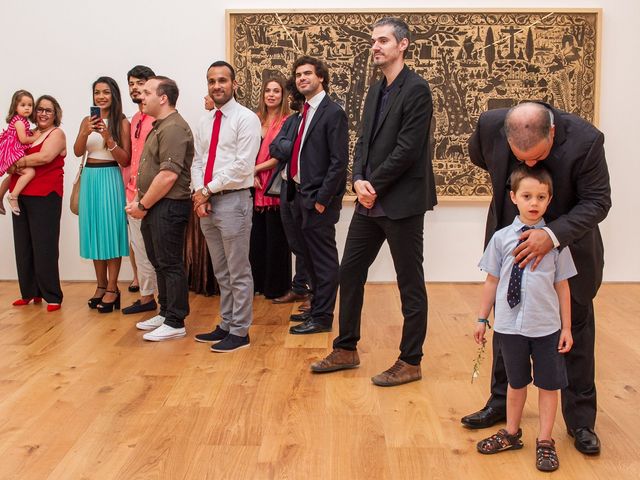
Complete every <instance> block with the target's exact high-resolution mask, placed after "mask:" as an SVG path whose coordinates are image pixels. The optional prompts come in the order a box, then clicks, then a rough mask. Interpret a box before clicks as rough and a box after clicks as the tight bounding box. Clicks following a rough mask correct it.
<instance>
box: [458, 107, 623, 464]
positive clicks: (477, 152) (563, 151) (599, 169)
mask: <svg viewBox="0 0 640 480" xmlns="http://www.w3.org/2000/svg"><path fill="white" fill-rule="evenodd" d="M603 144H604V135H603V134H602V132H600V131H599V130H598V129H596V128H595V127H594V126H593V125H591V124H590V123H588V122H586V121H585V120H583V119H581V118H580V117H578V116H576V115H573V114H570V113H567V112H563V111H561V110H556V109H555V108H553V107H551V106H550V105H547V104H545V103H538V102H527V103H522V104H520V105H517V106H516V107H513V108H512V109H510V110H507V109H497V110H490V111H488V112H485V113H483V114H482V115H481V116H480V119H479V120H478V125H477V127H476V130H475V132H474V133H473V135H472V136H471V138H470V139H469V156H470V158H471V162H472V163H474V164H475V165H477V166H478V167H480V168H482V169H484V170H486V171H488V172H489V175H490V177H491V184H492V187H493V198H492V200H491V206H490V208H489V214H488V216H487V226H486V237H485V247H486V245H487V243H488V242H489V239H490V238H491V236H492V235H493V234H494V232H496V231H497V230H499V229H501V228H503V227H506V226H507V225H509V224H511V222H513V219H514V217H515V216H516V215H517V214H518V211H517V209H516V206H515V205H514V204H513V203H512V202H511V200H510V198H509V190H510V185H508V180H509V176H510V174H511V170H512V169H513V168H514V167H515V166H516V165H517V164H518V163H520V162H524V163H525V164H526V165H527V166H529V167H532V166H534V165H536V164H537V163H538V162H540V163H541V164H542V165H543V166H544V167H545V168H546V169H547V170H549V172H550V173H551V177H552V178H553V185H554V196H553V198H552V199H551V204H550V205H549V208H548V209H547V213H546V214H545V216H544V218H545V220H546V227H544V228H542V229H535V230H529V231H527V232H525V233H523V234H522V237H521V238H524V239H525V241H524V242H523V243H522V244H520V246H518V247H517V248H516V249H515V251H514V254H515V255H516V260H517V261H519V262H520V266H521V267H524V266H525V265H526V264H527V263H530V262H532V263H531V268H535V267H536V266H537V265H538V263H539V262H540V260H541V259H542V257H544V255H546V254H547V253H548V252H549V251H551V249H552V248H554V247H560V248H563V247H565V246H569V247H570V248H571V253H572V255H573V260H574V263H575V265H576V268H577V270H578V275H577V276H575V277H573V278H571V279H569V284H570V287H571V333H572V335H573V339H574V346H573V349H572V350H571V351H570V352H569V353H568V354H567V355H566V365H567V375H568V378H569V386H568V387H567V388H566V389H564V390H563V391H562V414H563V416H564V420H565V423H566V426H567V431H568V433H569V435H571V436H573V437H574V438H575V447H576V448H577V449H578V451H580V452H582V453H585V454H597V453H600V440H599V439H598V436H597V435H596V433H595V431H594V428H595V421H596V406H597V403H596V387H595V365H594V341H595V318H594V312H593V298H594V297H595V295H596V293H597V291H598V288H599V287H600V283H601V281H602V270H603V267H604V247H603V245H602V238H601V236H600V230H599V228H598V223H600V222H601V221H602V220H604V219H605V217H606V216H607V213H608V211H609V208H610V207H611V187H610V185H609V172H608V170H607V163H606V159H605V155H604V146H603ZM506 392H507V375H506V372H505V367H504V362H503V359H502V354H501V353H500V350H499V348H498V347H497V345H496V343H495V342H494V344H493V370H492V378H491V397H489V400H488V402H487V404H486V406H485V407H484V408H483V409H482V410H480V411H478V412H475V413H473V414H471V415H467V416H465V417H463V418H462V420H461V421H462V424H463V425H464V426H466V427H468V428H486V427H490V426H492V425H494V424H496V423H498V422H500V421H503V420H504V419H505V412H506Z"/></svg>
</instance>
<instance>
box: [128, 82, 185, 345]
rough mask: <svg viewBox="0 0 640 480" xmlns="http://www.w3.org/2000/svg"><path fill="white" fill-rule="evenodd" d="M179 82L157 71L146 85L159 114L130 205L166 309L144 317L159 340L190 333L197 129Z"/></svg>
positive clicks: (146, 105) (146, 98)
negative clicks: (187, 243)
mask: <svg viewBox="0 0 640 480" xmlns="http://www.w3.org/2000/svg"><path fill="white" fill-rule="evenodd" d="M178 94H179V91H178V86H177V85H176V83H175V82H174V81H173V80H171V79H169V78H166V77H152V78H150V79H149V80H147V82H146V83H145V85H144V89H143V92H142V111H143V113H146V114H147V115H151V116H152V117H154V118H155V119H156V121H155V122H154V123H153V129H152V130H151V132H149V135H148V136H147V140H146V141H145V144H144V150H143V151H142V155H141V158H140V167H139V169H138V198H139V199H140V201H139V202H135V201H134V202H131V203H129V204H128V205H127V207H126V211H127V213H128V214H129V215H130V216H132V217H133V218H139V219H142V227H141V230H142V237H143V238H144V243H145V247H146V249H147V255H148V257H149V260H150V261H151V264H152V265H153V267H154V268H155V271H156V275H157V277H158V300H159V301H160V314H159V315H156V316H155V317H153V318H150V319H149V320H146V321H143V322H138V323H137V324H136V327H137V328H138V329H140V330H150V331H149V332H147V333H145V334H144V335H143V338H144V339H145V340H149V341H153V342H159V341H162V340H170V339H172V338H180V337H184V336H185V335H186V331H185V328H184V319H185V317H186V316H187V315H188V314H189V286H188V282H187V275H186V272H185V268H184V261H183V253H182V252H183V251H184V237H185V230H186V228H187V223H188V221H189V216H190V212H191V200H190V196H191V192H190V189H189V182H190V181H191V162H192V161H193V153H194V148H193V135H192V134H191V129H190V128H189V125H188V124H187V122H185V121H184V119H183V118H182V116H181V115H180V114H179V113H178V111H177V110H176V102H177V100H178Z"/></svg>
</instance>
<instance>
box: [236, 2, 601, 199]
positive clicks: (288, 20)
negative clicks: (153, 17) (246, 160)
mask: <svg viewBox="0 0 640 480" xmlns="http://www.w3.org/2000/svg"><path fill="white" fill-rule="evenodd" d="M227 15H228V17H227V21H228V25H227V27H228V40H227V41H228V43H227V47H228V56H229V59H230V60H231V62H232V63H233V64H234V65H235V67H236V68H237V79H238V84H239V87H238V97H239V100H240V101H241V102H242V103H244V104H245V105H247V106H249V107H252V108H255V107H256V106H257V104H258V97H259V95H260V85H261V82H262V79H263V78H266V77H268V76H271V75H274V74H280V75H285V76H287V75H289V73H290V68H291V65H292V63H293V61H294V60H295V59H296V57H298V56H299V55H302V54H306V55H312V56H315V57H319V58H322V59H324V60H325V61H326V62H327V64H328V65H329V69H330V76H331V78H330V87H331V92H330V94H331V96H332V98H333V99H334V100H336V101H337V102H338V103H340V104H341V105H342V106H343V107H344V109H345V110H346V112H347V114H348V117H349V127H350V132H349V135H350V140H351V152H353V145H354V143H355V139H356V136H357V134H358V131H359V127H360V122H361V118H362V108H363V103H364V96H365V94H366V91H367V89H368V87H369V86H370V85H371V84H372V83H373V82H374V81H376V80H377V79H378V78H379V77H378V76H379V72H378V71H377V70H376V69H374V67H373V64H372V62H371V53H370V43H369V42H370V31H371V25H372V24H373V23H374V22H375V21H376V20H378V19H379V18H381V17H383V16H388V15H390V16H397V17H400V18H402V19H404V20H405V21H406V22H407V23H408V24H409V27H410V29H411V31H412V42H411V45H410V47H409V51H408V54H407V63H408V65H409V66H410V67H411V68H413V69H414V70H415V71H416V72H418V73H419V74H420V75H422V76H423V77H424V78H425V79H427V80H428V81H429V84H430V85H431V89H432V92H433V104H434V117H433V118H434V122H435V128H434V139H433V142H432V144H433V152H432V153H433V159H434V169H435V172H436V181H437V185H438V186H437V188H438V195H439V196H440V198H441V199H442V198H444V199H448V198H451V199H453V198H476V197H483V196H487V195H490V193H491V189H490V185H489V181H488V177H487V176H486V175H485V174H484V173H483V172H482V171H480V170H479V169H477V168H476V167H474V166H473V165H471V163H470V162H469V161H468V158H467V139H468V138H469V136H470V135H471V133H472V131H473V129H474V126H475V123H476V121H477V119H478V116H479V115H480V113H481V112H483V111H485V110H487V109H492V108H498V107H508V106H512V105H514V104H516V103H519V102H521V101H522V100H526V99H539V100H544V101H547V102H549V103H551V104H552V105H554V106H556V107H558V108H561V109H563V110H567V111H569V112H573V113H576V114H578V115H580V116H582V117H584V118H585V119H587V120H589V121H592V122H595V121H596V120H597V94H598V88H597V81H598V50H599V33H600V18H599V16H600V11H599V10H589V11H585V10H582V11H575V10H572V11H557V10H554V11H550V10H546V11H519V10H518V11H411V12H408V11H396V12H393V11H385V12H363V11H353V12H347V11H338V12H311V11H277V12H276V11H260V12H248V11H228V12H227Z"/></svg>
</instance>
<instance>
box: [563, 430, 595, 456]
mask: <svg viewBox="0 0 640 480" xmlns="http://www.w3.org/2000/svg"><path fill="white" fill-rule="evenodd" d="M567 433H568V434H569V435H571V436H572V437H573V438H575V442H573V444H574V445H575V447H576V450H578V451H579V452H580V453H584V454H585V455H598V454H599V453H600V439H599V438H598V435H596V432H594V431H593V430H592V429H591V428H589V427H580V428H575V429H573V430H571V429H569V430H567Z"/></svg>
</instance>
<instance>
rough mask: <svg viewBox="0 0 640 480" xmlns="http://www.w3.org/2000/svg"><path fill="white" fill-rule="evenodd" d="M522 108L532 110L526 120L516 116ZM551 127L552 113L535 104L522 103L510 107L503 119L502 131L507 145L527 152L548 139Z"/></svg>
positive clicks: (539, 104)
mask: <svg viewBox="0 0 640 480" xmlns="http://www.w3.org/2000/svg"><path fill="white" fill-rule="evenodd" d="M523 108H527V109H532V112H531V114H528V115H527V116H526V118H522V116H521V115H516V114H517V113H518V112H519V111H520V110H522V109H523ZM516 117H517V118H516ZM552 126H553V112H552V111H551V110H550V109H548V108H547V107H545V106H544V105H542V104H541V103H536V102H523V103H520V104H518V105H516V106H515V107H512V108H510V109H509V111H508V112H507V115H506V116H505V118H504V131H505V134H506V135H507V140H508V141H509V143H511V144H513V146H514V147H516V148H518V149H519V150H523V151H527V150H529V149H531V148H532V147H535V146H536V145H537V144H538V143H540V141H541V140H543V139H545V138H548V137H549V133H550V132H551V127H552Z"/></svg>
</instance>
